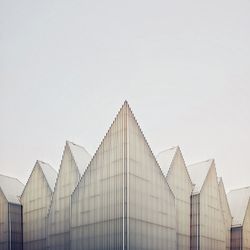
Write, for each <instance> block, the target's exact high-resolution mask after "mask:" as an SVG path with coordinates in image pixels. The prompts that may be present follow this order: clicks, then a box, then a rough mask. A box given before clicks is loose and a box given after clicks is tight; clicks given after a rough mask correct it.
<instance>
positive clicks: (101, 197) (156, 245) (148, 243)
mask: <svg viewBox="0 0 250 250" xmlns="http://www.w3.org/2000/svg"><path fill="white" fill-rule="evenodd" d="M71 202H72V215H71V249H72V250H80V249H88V250H89V249H95V250H101V249H107V250H109V249H116V250H117V249H121V250H123V249H131V250H132V249H148V250H149V249H151V250H152V249H162V250H163V249H171V250H173V249H176V231H175V230H176V229H175V227H176V222H175V205H174V196H173V194H172V192H171V191H170V189H169V186H168V184H167V181H166V178H165V177H164V176H163V174H162V172H161V170H160V167H159V166H158V164H157V162H156V160H155V157H154V156H153V154H152V152H151V150H150V148H149V146H148V144H147V142H146V140H145V138H144V136H143V134H142V132H141V130H140V128H139V126H138V124H137V122H136V120H135V118H134V116H133V114H132V112H131V110H130V108H129V106H128V104H127V103H126V102H125V103H124V105H123V107H122V108H121V110H120V112H119V113H118V115H117V117H116V118H115V120H114V122H113V124H112V125H111V127H110V129H109V131H108V133H107V134H106V136H105V137H104V139H103V141H102V143H101V145H100V146H99V148H98V150H97V152H96V154H95V155H94V157H93V159H92V161H91V162H90V165H89V166H88V168H87V170H86V172H85V173H84V175H83V177H82V179H81V181H80V182H79V184H78V186H77V188H76V189H75V191H74V193H73V194H72V200H71Z"/></svg>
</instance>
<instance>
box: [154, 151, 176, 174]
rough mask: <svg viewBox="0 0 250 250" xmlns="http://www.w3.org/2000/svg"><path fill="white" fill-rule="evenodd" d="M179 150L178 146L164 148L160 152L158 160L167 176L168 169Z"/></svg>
mask: <svg viewBox="0 0 250 250" xmlns="http://www.w3.org/2000/svg"><path fill="white" fill-rule="evenodd" d="M177 150H178V147H172V148H169V149H167V150H164V151H162V152H160V153H159V154H158V156H157V157H156V158H157V162H158V163H159V165H160V167H161V170H162V172H163V174H164V175H165V176H167V174H168V170H169V168H170V166H171V163H172V162H173V159H174V156H175V154H176V152H177Z"/></svg>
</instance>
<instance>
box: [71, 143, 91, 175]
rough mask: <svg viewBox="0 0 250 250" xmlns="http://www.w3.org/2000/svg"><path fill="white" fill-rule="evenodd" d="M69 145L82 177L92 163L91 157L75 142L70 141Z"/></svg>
mask: <svg viewBox="0 0 250 250" xmlns="http://www.w3.org/2000/svg"><path fill="white" fill-rule="evenodd" d="M67 144H68V145H69V148H70V151H71V153H72V156H73V158H74V160H75V163H76V165H77V167H78V170H79V173H80V174H81V175H82V174H83V173H84V171H85V169H86V168H87V166H88V164H89V163H90V160H91V155H90V154H89V153H88V152H87V150H86V149H85V148H84V147H82V146H79V145H76V144H74V143H73V142H69V141H67Z"/></svg>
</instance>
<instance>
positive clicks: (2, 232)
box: [0, 188, 9, 250]
mask: <svg viewBox="0 0 250 250" xmlns="http://www.w3.org/2000/svg"><path fill="white" fill-rule="evenodd" d="M8 229H9V226H8V201H7V200H6V198H5V196H4V195H3V193H2V191H1V188H0V249H1V250H8V240H9V231H8Z"/></svg>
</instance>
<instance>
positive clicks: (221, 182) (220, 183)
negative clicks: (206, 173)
mask: <svg viewBox="0 0 250 250" xmlns="http://www.w3.org/2000/svg"><path fill="white" fill-rule="evenodd" d="M219 185H222V188H223V191H224V194H225V197H226V201H227V208H228V211H229V213H230V216H231V219H232V218H233V217H232V213H231V209H230V206H229V203H228V199H227V193H226V190H225V186H224V182H223V179H222V177H219Z"/></svg>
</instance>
